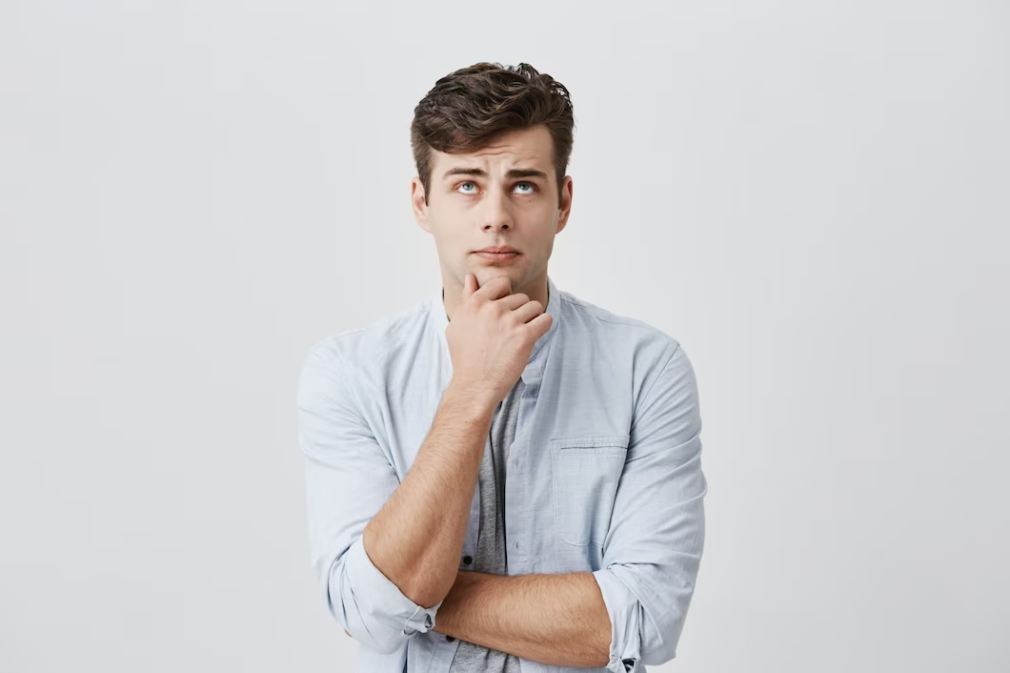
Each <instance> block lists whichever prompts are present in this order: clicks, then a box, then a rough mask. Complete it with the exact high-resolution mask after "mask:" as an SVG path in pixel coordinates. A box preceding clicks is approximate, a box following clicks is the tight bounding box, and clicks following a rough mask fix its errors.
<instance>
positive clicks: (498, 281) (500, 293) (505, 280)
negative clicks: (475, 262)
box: [477, 276, 512, 300]
mask: <svg viewBox="0 0 1010 673" xmlns="http://www.w3.org/2000/svg"><path fill="white" fill-rule="evenodd" d="M477 293H480V294H482V295H483V296H484V298H485V299H488V300H494V299H500V298H501V297H504V296H506V295H509V294H512V280H511V279H510V278H509V277H508V276H495V277H494V278H492V279H491V280H489V281H488V282H486V283H484V285H483V286H482V287H481V288H480V289H479V290H477Z"/></svg>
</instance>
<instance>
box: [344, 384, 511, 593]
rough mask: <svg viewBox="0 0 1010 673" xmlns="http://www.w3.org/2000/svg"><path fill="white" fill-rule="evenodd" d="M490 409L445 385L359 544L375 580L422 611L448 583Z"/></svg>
mask: <svg viewBox="0 0 1010 673" xmlns="http://www.w3.org/2000/svg"><path fill="white" fill-rule="evenodd" d="M493 417H494V407H493V406H490V405H488V404H486V403H484V402H483V401H482V400H480V399H477V398H475V397H473V396H472V395H469V394H467V392H466V391H465V390H462V389H458V388H456V387H454V386H453V385H452V384H451V383H450V385H449V387H448V388H446V391H445V393H444V394H443V396H442V401H441V403H440V404H439V407H438V411H437V412H436V415H435V419H434V421H433V422H432V426H431V430H430V431H429V433H428V436H427V438H426V439H425V441H424V443H423V444H422V445H421V448H420V449H419V450H418V453H417V456H416V458H415V459H414V463H413V465H412V466H411V468H410V471H409V472H408V473H407V476H406V477H405V478H404V479H403V482H402V483H401V484H400V485H399V486H398V487H397V488H396V490H395V491H394V492H393V495H392V496H390V498H389V500H387V501H386V504H385V505H383V507H382V509H380V510H379V512H378V513H376V515H375V516H374V517H372V519H371V521H369V523H368V525H366V526H365V530H364V533H363V539H362V543H363V544H364V545H365V551H366V552H367V554H368V557H369V558H370V559H371V560H372V563H373V564H375V566H376V568H378V569H379V570H380V571H381V572H382V574H383V575H385V576H386V577H388V578H389V579H390V580H391V581H392V582H393V583H395V584H396V585H397V587H399V588H400V591H402V592H403V594H404V595H405V596H407V597H408V598H410V599H411V600H412V601H414V602H415V603H417V604H418V605H421V606H422V607H431V606H432V605H435V604H437V603H438V602H439V601H441V600H442V599H443V598H444V597H445V595H446V593H447V592H448V591H449V589H450V588H451V587H452V585H453V582H454V581H455V579H456V572H457V569H458V568H459V555H460V553H461V551H462V548H463V540H464V537H465V535H466V527H467V523H468V519H469V512H470V505H471V503H472V501H473V494H474V488H475V486H476V482H477V472H478V470H479V468H480V460H481V455H482V452H483V450H484V446H485V444H486V442H487V436H488V432H489V431H490V428H491V420H492V418H493Z"/></svg>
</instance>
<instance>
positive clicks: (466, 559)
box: [463, 555, 473, 565]
mask: <svg viewBox="0 0 1010 673" xmlns="http://www.w3.org/2000/svg"><path fill="white" fill-rule="evenodd" d="M471 563H473V557H472V556H469V555H468V556H464V557H463V564H464V565H470V564H471Z"/></svg>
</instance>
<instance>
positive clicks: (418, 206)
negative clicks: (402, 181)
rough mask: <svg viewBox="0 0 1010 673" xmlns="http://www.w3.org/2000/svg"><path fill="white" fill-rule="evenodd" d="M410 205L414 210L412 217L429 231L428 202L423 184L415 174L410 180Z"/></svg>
mask: <svg viewBox="0 0 1010 673" xmlns="http://www.w3.org/2000/svg"><path fill="white" fill-rule="evenodd" d="M410 207H411V210H412V211H413V212H414V219H415V220H417V223H418V224H419V225H420V227H421V228H422V229H424V230H425V231H427V232H428V233H431V227H430V226H428V203H427V201H426V199H425V196H424V185H423V184H421V178H419V177H417V176H416V175H415V176H414V178H413V179H412V180H411V181H410Z"/></svg>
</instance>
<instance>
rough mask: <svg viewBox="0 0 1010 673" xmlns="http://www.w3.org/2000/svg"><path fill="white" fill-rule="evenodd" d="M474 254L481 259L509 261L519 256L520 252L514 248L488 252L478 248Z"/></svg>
mask: <svg viewBox="0 0 1010 673" xmlns="http://www.w3.org/2000/svg"><path fill="white" fill-rule="evenodd" d="M473 254H475V255H477V256H478V257H480V258H481V259H486V260H488V261H489V262H508V261H511V260H513V259H516V258H517V257H519V253H518V252H516V251H514V250H513V251H510V252H493V251H492V252H488V251H485V250H477V251H476V252H474V253H473Z"/></svg>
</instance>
